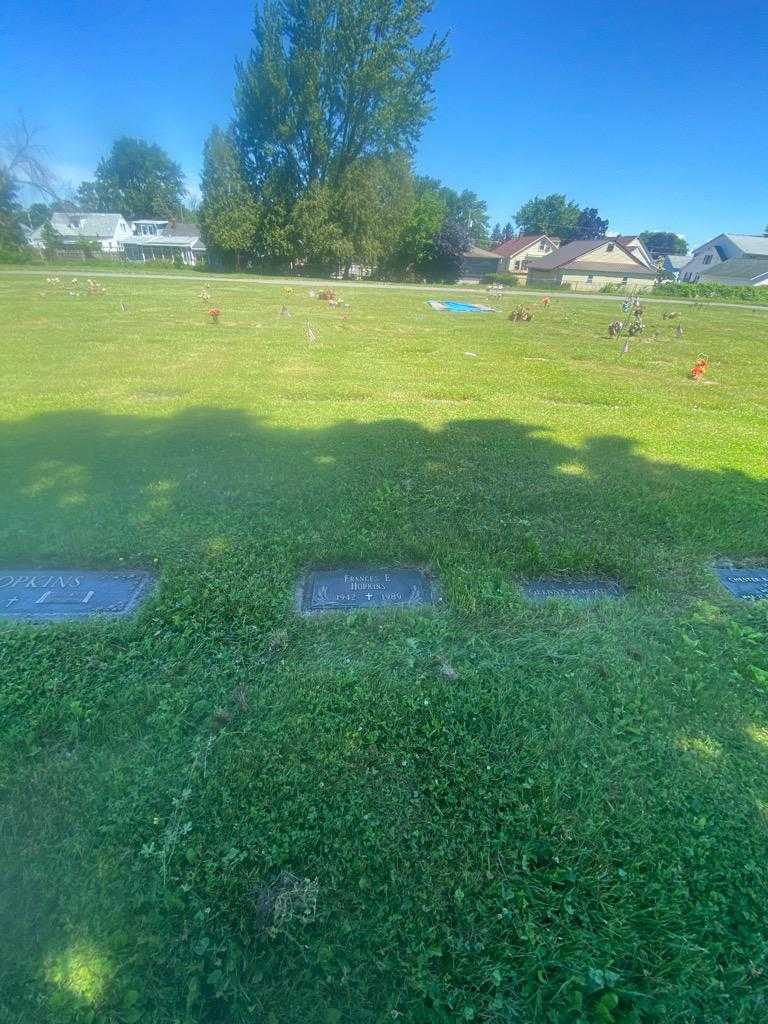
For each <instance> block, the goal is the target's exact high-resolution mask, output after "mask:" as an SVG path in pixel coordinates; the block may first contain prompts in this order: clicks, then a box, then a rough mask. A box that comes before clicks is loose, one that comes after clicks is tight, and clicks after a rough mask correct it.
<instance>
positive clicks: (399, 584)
mask: <svg viewBox="0 0 768 1024" xmlns="http://www.w3.org/2000/svg"><path fill="white" fill-rule="evenodd" d="M439 599H440V598H439V594H438V589H437V585H436V583H435V581H434V579H433V578H432V577H431V576H430V574H429V573H427V572H425V570H423V569H396V568H393V569H386V568H385V569H354V568H347V569H322V570H321V569H318V570H313V571H312V572H309V573H307V575H306V577H304V579H303V580H302V581H301V583H300V585H299V587H298V590H297V595H296V605H297V608H298V610H299V611H300V612H302V613H304V614H305V615H312V614H315V613H317V612H329V611H353V610H356V609H359V608H413V607H417V606H419V605H430V604H436V603H437V602H438V601H439Z"/></svg>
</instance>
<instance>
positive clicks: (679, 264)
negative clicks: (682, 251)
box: [659, 252, 691, 281]
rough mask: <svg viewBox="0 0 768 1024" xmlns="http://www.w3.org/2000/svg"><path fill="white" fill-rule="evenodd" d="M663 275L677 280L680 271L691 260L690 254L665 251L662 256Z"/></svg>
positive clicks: (668, 278) (668, 279)
mask: <svg viewBox="0 0 768 1024" xmlns="http://www.w3.org/2000/svg"><path fill="white" fill-rule="evenodd" d="M659 259H660V260H661V264H662V269H661V274H662V277H663V278H664V279H665V280H667V281H677V279H678V278H679V277H680V271H681V270H682V269H683V267H685V266H687V264H688V263H689V262H690V259H691V257H690V256H680V255H678V253H674V252H671V253H665V254H664V255H663V256H660V257H659Z"/></svg>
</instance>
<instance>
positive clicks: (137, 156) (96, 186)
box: [75, 136, 185, 220]
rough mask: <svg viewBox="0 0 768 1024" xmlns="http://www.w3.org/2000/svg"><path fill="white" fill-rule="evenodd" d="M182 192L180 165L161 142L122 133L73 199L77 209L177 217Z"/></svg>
mask: <svg viewBox="0 0 768 1024" xmlns="http://www.w3.org/2000/svg"><path fill="white" fill-rule="evenodd" d="M184 196H185V190H184V175H183V173H182V170H181V167H180V166H179V165H178V164H177V163H175V162H174V161H173V160H171V158H170V157H169V156H168V154H167V153H166V152H165V151H164V150H162V149H161V148H160V146H158V145H155V144H154V143H151V142H146V141H145V140H144V139H132V138H128V137H127V136H124V137H123V138H120V139H117V140H116V141H115V142H114V143H113V145H112V149H111V151H110V153H109V155H108V156H106V157H104V158H103V159H102V160H100V161H99V164H98V166H97V168H96V175H95V178H94V181H92V182H91V181H86V182H83V184H82V185H81V186H80V188H79V189H78V191H77V193H76V195H75V201H76V203H77V205H78V206H79V207H80V209H88V210H94V211H96V212H101V213H113V212H114V213H122V215H123V216H124V217H126V218H127V219H128V220H136V219H138V218H144V217H159V218H170V217H178V216H179V215H180V213H183V205H182V204H183V200H184Z"/></svg>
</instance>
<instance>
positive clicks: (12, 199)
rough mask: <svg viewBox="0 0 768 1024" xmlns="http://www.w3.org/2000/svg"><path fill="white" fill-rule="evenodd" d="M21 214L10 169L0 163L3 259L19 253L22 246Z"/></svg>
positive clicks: (0, 226) (0, 236)
mask: <svg viewBox="0 0 768 1024" xmlns="http://www.w3.org/2000/svg"><path fill="white" fill-rule="evenodd" d="M21 216H22V209H21V205H20V203H19V201H18V188H17V186H16V183H15V181H14V179H13V177H12V176H11V173H10V171H9V170H8V169H7V168H6V167H5V166H4V165H3V164H0V253H2V254H3V256H4V258H5V259H8V258H10V257H12V256H13V255H14V254H15V253H21V251H22V250H23V248H24V244H25V240H24V232H23V230H22V227H21Z"/></svg>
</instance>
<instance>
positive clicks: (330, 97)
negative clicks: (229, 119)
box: [235, 0, 446, 198]
mask: <svg viewBox="0 0 768 1024" xmlns="http://www.w3.org/2000/svg"><path fill="white" fill-rule="evenodd" d="M431 9H432V0H264V3H263V4H262V5H261V8H260V9H259V8H258V7H257V9H256V14H255V26H254V37H255V42H254V47H253V50H252V51H251V54H250V56H249V57H248V59H247V60H246V61H245V62H243V63H239V64H238V65H237V82H236V89H235V135H236V138H237V142H238V146H239V148H240V152H241V156H242V159H243V164H244V169H245V171H246V174H247V175H248V177H249V180H250V181H251V183H252V184H253V185H254V186H255V187H256V189H257V190H259V189H260V188H262V187H263V186H264V184H265V182H267V181H268V180H270V181H272V183H273V187H275V186H274V183H275V182H278V183H279V187H280V189H281V190H282V191H284V192H287V193H288V195H289V196H291V198H297V197H298V196H299V195H300V194H301V192H302V191H303V190H304V189H306V188H308V187H309V185H311V184H312V183H313V182H319V183H321V184H323V183H325V182H328V181H331V182H332V183H336V182H338V181H339V179H340V178H341V176H342V175H343V174H344V172H345V171H346V170H347V169H348V168H349V167H350V166H351V165H352V164H354V163H355V162H356V161H357V160H359V159H361V158H363V157H370V156H385V155H390V154H393V153H395V152H398V151H403V152H406V153H409V152H412V150H413V148H414V146H415V143H416V141H417V139H418V137H419V134H420V132H421V129H422V127H423V125H424V123H425V121H426V120H427V118H428V117H429V115H430V113H431V110H432V102H431V96H432V78H433V76H434V74H435V72H436V70H437V69H438V67H439V66H440V64H441V63H442V61H443V60H444V58H445V56H446V44H445V40H444V39H438V38H436V37H434V36H433V37H432V38H431V39H429V40H428V41H427V42H426V43H425V44H424V45H423V46H418V45H416V44H415V42H414V40H416V38H417V37H418V35H419V33H420V32H421V29H422V18H423V17H424V15H426V14H427V13H428V12H429V11H430V10H431Z"/></svg>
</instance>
